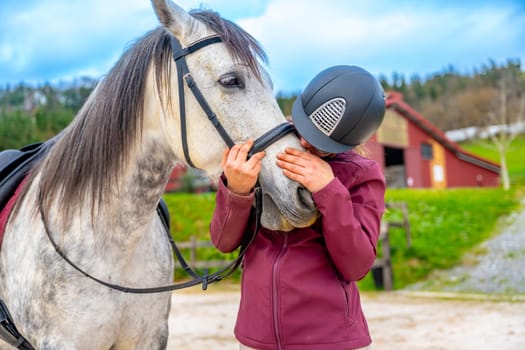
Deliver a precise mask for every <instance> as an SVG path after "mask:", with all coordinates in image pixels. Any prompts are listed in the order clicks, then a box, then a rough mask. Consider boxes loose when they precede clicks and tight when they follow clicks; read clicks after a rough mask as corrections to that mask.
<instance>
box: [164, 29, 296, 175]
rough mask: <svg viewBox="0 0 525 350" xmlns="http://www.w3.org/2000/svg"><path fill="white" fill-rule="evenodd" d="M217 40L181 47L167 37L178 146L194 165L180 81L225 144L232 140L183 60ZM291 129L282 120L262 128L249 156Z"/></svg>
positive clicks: (199, 41)
mask: <svg viewBox="0 0 525 350" xmlns="http://www.w3.org/2000/svg"><path fill="white" fill-rule="evenodd" d="M220 42H222V39H221V37H220V36H216V35H214V36H210V37H207V38H203V39H201V40H198V41H196V42H194V43H193V44H191V45H190V46H188V47H185V48H183V47H182V46H181V44H180V42H179V40H178V39H177V38H175V37H174V36H171V37H170V44H171V49H172V51H173V59H174V60H175V63H176V65H177V76H178V77H177V81H178V88H179V112H180V124H181V127H180V130H181V140H182V150H183V152H184V157H185V158H186V162H188V164H189V165H190V166H192V167H195V165H194V164H193V162H192V161H191V157H190V153H189V149H188V140H187V135H186V103H185V99H184V82H186V85H187V86H188V88H189V89H190V90H191V92H192V93H193V96H194V97H195V99H196V100H197V102H198V103H199V105H200V106H201V108H202V110H203V111H204V112H205V113H206V115H207V116H208V120H209V121H210V122H211V123H212V124H213V126H214V127H215V129H216V130H217V132H218V133H219V135H221V137H222V139H223V140H224V142H225V143H226V145H227V146H228V148H231V147H232V146H233V145H234V144H235V142H234V141H233V140H232V138H231V137H230V135H229V134H228V132H227V131H226V130H225V129H224V127H223V126H222V124H221V122H220V121H219V119H218V118H217V115H216V114H215V113H213V111H212V109H211V108H210V105H209V104H208V102H207V101H206V99H205V98H204V96H203V95H202V93H201V91H200V90H199V88H198V86H197V84H196V83H195V80H193V77H192V75H191V73H190V70H189V69H188V65H187V64H186V56H187V55H189V54H191V53H193V52H195V51H197V50H199V49H202V48H203V47H206V46H208V45H211V44H216V43H220ZM293 131H295V127H294V126H293V124H290V123H287V122H284V123H282V124H279V125H277V126H276V127H274V128H273V129H271V130H269V131H268V132H266V133H265V134H263V135H262V136H260V137H258V138H257V139H256V140H255V142H254V144H253V146H252V149H251V150H250V152H249V156H251V155H253V154H255V153H257V152H260V151H262V150H264V149H265V148H266V147H268V146H269V145H271V144H272V143H274V142H275V141H277V140H279V139H280V138H282V137H284V136H286V135H287V134H289V133H291V132H293Z"/></svg>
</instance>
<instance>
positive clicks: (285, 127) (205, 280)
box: [38, 36, 295, 294]
mask: <svg viewBox="0 0 525 350" xmlns="http://www.w3.org/2000/svg"><path fill="white" fill-rule="evenodd" d="M170 40H171V41H170V43H171V46H172V51H173V59H174V61H175V63H176V65H177V75H178V88H179V107H180V120H181V140H182V147H183V152H184V157H185V158H186V161H187V163H188V164H189V165H190V166H192V167H195V165H194V164H193V163H192V161H191V158H190V155H189V148H188V141H187V135H186V108H185V99H184V82H186V85H187V86H188V88H189V89H190V90H191V92H192V93H193V96H194V97H195V99H196V100H197V101H198V102H199V105H200V106H201V108H202V109H203V111H204V112H205V113H206V115H207V116H208V120H209V121H210V122H211V123H212V124H213V126H214V127H215V129H216V130H217V132H218V133H219V135H221V137H222V139H223V140H224V142H225V143H226V145H227V146H228V147H229V148H231V147H232V146H233V145H234V144H235V142H234V141H233V140H232V138H231V137H230V135H229V134H228V132H227V131H226V130H225V129H224V127H223V126H222V124H221V122H220V121H219V119H218V118H217V115H216V114H215V113H213V111H212V109H211V108H210V106H209V104H208V102H207V101H206V99H205V98H204V96H203V95H202V93H201V91H200V90H199V88H198V87H197V84H196V83H195V81H194V80H193V77H192V75H191V73H190V71H189V69H188V65H187V64H186V59H185V56H186V55H188V54H191V53H193V52H195V51H197V50H199V49H201V48H203V47H206V46H208V45H211V44H215V43H220V42H222V39H221V38H220V37H219V36H211V37H208V38H204V39H202V40H199V41H197V42H195V43H193V44H191V45H190V46H188V47H186V48H182V47H181V44H180V42H179V41H178V40H177V39H176V38H175V37H173V36H172V37H171V39H170ZM293 131H295V127H294V126H293V125H292V124H290V123H288V122H284V123H282V124H279V125H277V126H276V127H274V128H272V129H270V130H269V131H267V132H266V133H264V134H263V135H261V136H260V137H258V138H257V139H256V140H255V141H254V144H253V146H252V148H251V149H250V151H249V154H248V156H249V157H251V156H252V155H253V154H255V153H257V152H260V151H262V150H264V149H265V148H266V147H268V146H269V145H271V144H272V143H274V142H275V141H277V140H279V139H281V138H282V137H284V136H286V135H287V134H289V133H291V132H293ZM254 191H255V210H254V211H252V215H253V216H254V218H253V220H254V222H255V227H254V229H253V232H251V234H245V235H244V237H243V239H242V241H241V246H240V249H239V253H238V256H237V258H236V259H235V260H234V261H232V262H231V263H230V264H228V265H227V266H226V267H224V268H222V269H221V270H219V271H217V272H215V273H213V274H208V271H207V270H205V273H204V274H203V275H199V274H198V273H197V272H195V271H194V270H193V269H192V268H191V267H190V266H189V265H188V264H187V263H186V261H185V259H184V257H183V256H182V254H181V253H180V251H179V249H178V248H177V246H176V244H175V242H174V241H173V238H172V236H171V234H170V229H169V222H167V217H166V216H165V215H162V208H159V206H158V207H157V211H158V213H159V216H160V218H161V220H162V221H163V224H164V227H166V228H167V229H166V233H167V235H168V239H169V241H170V245H171V247H172V250H173V252H174V254H175V256H176V257H177V259H178V261H179V263H180V264H181V267H182V268H183V269H184V270H185V271H186V272H187V273H188V274H189V275H190V276H192V277H193V279H192V280H191V281H187V282H182V283H177V284H171V285H166V286H160V287H152V288H133V287H125V286H120V285H117V284H113V283H109V282H106V281H103V280H101V279H99V278H97V277H94V276H93V275H90V274H89V273H87V272H86V271H84V270H83V269H82V268H80V267H79V266H78V265H76V264H75V263H74V262H73V261H71V260H70V259H69V258H68V257H67V256H66V254H65V253H64V251H63V250H62V249H61V248H60V247H59V246H58V244H57V243H56V242H55V240H54V239H53V237H52V235H51V230H50V228H49V226H48V224H47V221H46V218H45V215H44V211H43V206H42V203H43V198H42V195H41V193H40V192H39V193H38V203H39V212H40V217H41V219H42V222H43V225H44V230H45V231H46V234H47V237H48V238H49V241H50V242H51V244H52V245H53V248H54V249H55V251H56V252H57V253H58V255H60V257H61V258H62V259H64V260H65V261H66V262H67V263H68V264H69V265H70V266H71V267H73V268H74V269H75V270H77V271H78V272H80V273H81V274H83V275H84V276H85V277H87V278H90V279H91V280H93V281H95V282H97V283H99V284H102V285H104V286H106V287H108V288H111V289H114V290H118V291H121V292H124V293H135V294H149V293H161V292H167V291H173V290H177V289H182V288H187V287H191V286H195V285H198V284H201V285H202V289H203V290H206V289H207V288H208V284H210V283H213V282H217V281H220V280H222V279H224V278H226V277H228V276H230V275H231V274H232V273H233V272H234V271H235V270H237V268H238V267H239V266H240V265H241V263H242V259H243V257H244V254H245V252H246V250H247V249H248V247H249V246H250V244H251V243H252V242H253V240H254V239H255V236H256V234H257V231H259V228H260V219H261V214H262V189H261V187H260V185H259V182H257V184H256V186H255V189H254Z"/></svg>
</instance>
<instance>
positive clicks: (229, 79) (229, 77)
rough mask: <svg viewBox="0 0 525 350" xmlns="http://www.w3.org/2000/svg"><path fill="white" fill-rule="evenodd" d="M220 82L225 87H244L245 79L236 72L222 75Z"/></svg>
mask: <svg viewBox="0 0 525 350" xmlns="http://www.w3.org/2000/svg"><path fill="white" fill-rule="evenodd" d="M219 83H220V84H221V85H222V86H224V87H225V88H240V89H242V88H244V81H243V80H242V79H241V77H239V76H238V75H237V74H235V73H228V74H225V75H223V76H222V77H220V79H219Z"/></svg>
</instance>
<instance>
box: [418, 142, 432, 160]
mask: <svg viewBox="0 0 525 350" xmlns="http://www.w3.org/2000/svg"><path fill="white" fill-rule="evenodd" d="M421 157H423V159H428V160H432V159H434V155H433V154H432V145H431V144H429V143H422V144H421Z"/></svg>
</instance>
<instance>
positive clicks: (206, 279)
mask: <svg viewBox="0 0 525 350" xmlns="http://www.w3.org/2000/svg"><path fill="white" fill-rule="evenodd" d="M38 201H39V211H40V217H41V218H42V222H43V224H44V229H45V231H46V234H47V237H48V239H49V241H50V242H51V244H52V245H53V248H55V251H56V252H57V253H58V255H60V257H61V258H62V259H64V260H65V261H66V262H67V263H68V264H69V265H70V266H71V267H73V268H74V269H75V270H77V271H78V272H80V273H81V274H83V275H84V276H85V277H87V278H89V279H91V280H93V281H95V282H97V283H99V284H102V285H104V286H106V287H108V288H111V289H115V290H118V291H120V292H124V293H133V294H151V293H161V292H168V291H172V290H177V289H183V288H188V287H192V286H196V285H199V284H201V285H202V289H203V290H206V289H207V288H208V284H210V283H213V282H218V281H220V280H222V279H224V278H226V277H228V276H230V275H231V274H232V273H233V272H234V271H235V270H236V269H237V268H238V267H239V266H240V265H241V262H242V257H243V256H244V253H245V252H246V250H247V249H248V247H249V246H250V244H251V243H252V241H253V240H254V238H255V234H256V233H257V231H258V230H259V226H260V219H261V213H262V192H261V189H260V187H256V188H255V201H256V205H255V211H254V212H253V213H252V215H254V222H255V227H254V230H253V234H251V235H244V237H243V240H242V241H241V247H240V250H239V254H238V256H237V258H236V259H235V260H233V261H232V262H231V263H229V264H228V265H227V266H225V267H224V268H222V269H221V270H219V271H217V272H215V273H213V274H208V272H207V270H206V272H205V273H204V275H202V276H201V275H199V274H198V273H197V272H195V271H194V270H193V269H192V268H191V267H190V266H189V265H188V264H187V263H186V261H185V260H184V257H183V256H182V254H181V253H180V250H179V249H178V248H177V246H176V244H175V242H174V241H173V238H172V237H171V234H170V230H169V229H168V230H167V231H166V233H167V236H168V239H169V241H170V244H171V247H172V249H173V252H174V253H175V255H176V256H177V259H178V260H179V262H180V264H181V266H182V268H183V269H184V270H185V271H186V272H188V273H189V274H190V275H191V276H192V277H193V280H191V281H187V282H181V283H176V284H170V285H166V286H160V287H151V288H133V287H124V286H120V285H117V284H113V283H109V282H106V281H103V280H101V279H99V278H96V277H94V276H92V275H90V274H89V273H87V272H86V271H84V270H83V269H81V268H80V267H79V266H78V265H76V264H75V263H74V262H72V261H71V260H70V259H69V258H68V257H67V256H66V254H65V253H64V252H63V251H62V249H61V248H60V247H59V246H58V244H57V243H56V242H55V240H54V238H53V237H52V236H51V231H50V229H49V226H48V224H47V221H46V220H45V216H44V211H43V209H42V196H41V194H40V192H39V198H38ZM159 214H160V213H159ZM159 216H160V218H161V219H162V221H163V224H164V225H165V227H168V228H169V223H166V222H164V220H165V218H164V216H162V215H159ZM166 225H167V226H166Z"/></svg>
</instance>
